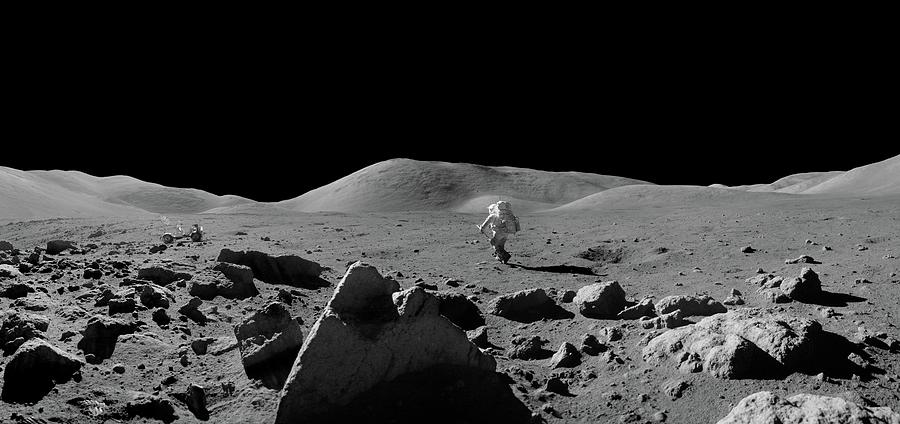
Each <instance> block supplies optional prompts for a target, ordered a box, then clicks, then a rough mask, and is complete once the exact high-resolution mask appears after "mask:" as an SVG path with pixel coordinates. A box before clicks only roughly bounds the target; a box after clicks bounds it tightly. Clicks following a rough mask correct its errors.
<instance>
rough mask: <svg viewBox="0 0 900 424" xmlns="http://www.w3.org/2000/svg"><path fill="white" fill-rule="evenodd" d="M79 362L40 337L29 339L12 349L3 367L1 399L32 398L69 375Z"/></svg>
mask: <svg viewBox="0 0 900 424" xmlns="http://www.w3.org/2000/svg"><path fill="white" fill-rule="evenodd" d="M82 365H83V363H82V362H81V361H80V360H78V358H76V357H74V356H72V355H70V354H68V353H66V352H64V351H62V350H60V349H59V348H57V347H56V346H53V345H51V344H50V343H47V342H46V341H45V340H42V339H32V340H29V341H27V342H25V344H23V345H22V346H20V347H19V349H18V350H17V351H16V353H15V354H14V355H13V357H12V359H11V360H10V361H9V363H8V364H6V367H5V369H4V371H3V394H2V398H3V401H5V402H16V403H25V402H29V403H31V402H36V401H38V400H40V399H41V398H43V397H44V396H45V395H47V393H49V392H50V390H51V389H53V387H54V386H55V385H56V384H57V383H64V382H66V381H68V380H69V379H71V378H72V377H73V376H74V375H75V373H76V372H78V370H80V369H81V366H82Z"/></svg>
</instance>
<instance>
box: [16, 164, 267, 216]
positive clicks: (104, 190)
mask: <svg viewBox="0 0 900 424" xmlns="http://www.w3.org/2000/svg"><path fill="white" fill-rule="evenodd" d="M0 199H3V201H2V202H0V217H3V218H49V217H60V216H68V217H71V216H129V215H142V214H147V213H199V212H203V211H206V210H210V209H213V208H222V207H229V206H236V205H241V204H248V203H253V201H252V200H250V199H245V198H243V197H239V196H230V195H227V196H217V195H214V194H211V193H208V192H205V191H202V190H196V189H189V188H173V187H166V186H163V185H159V184H154V183H148V182H145V181H141V180H138V179H136V178H132V177H127V176H112V177H95V176H92V175H88V174H85V173H83V172H78V171H59V170H52V171H19V170H16V169H12V168H8V167H0Z"/></svg>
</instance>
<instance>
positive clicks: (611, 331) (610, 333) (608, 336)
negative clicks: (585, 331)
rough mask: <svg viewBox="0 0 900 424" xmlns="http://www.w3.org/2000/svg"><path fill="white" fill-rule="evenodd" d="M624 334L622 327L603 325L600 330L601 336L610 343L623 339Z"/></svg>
mask: <svg viewBox="0 0 900 424" xmlns="http://www.w3.org/2000/svg"><path fill="white" fill-rule="evenodd" d="M623 336H624V334H623V333H622V329H621V328H618V327H603V328H602V329H601V330H600V337H601V338H603V339H604V340H606V341H607V342H608V343H611V342H614V341H618V340H622V337H623Z"/></svg>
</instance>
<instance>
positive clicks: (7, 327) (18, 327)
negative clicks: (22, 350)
mask: <svg viewBox="0 0 900 424" xmlns="http://www.w3.org/2000/svg"><path fill="white" fill-rule="evenodd" d="M49 327H50V320H49V319H47V318H46V317H43V316H40V315H33V314H28V313H23V312H15V311H12V310H10V311H6V313H5V314H4V316H3V324H2V325H0V347H2V348H3V354H4V355H9V354H12V353H13V352H15V351H16V349H18V348H19V346H21V345H22V344H23V343H25V342H27V341H29V340H31V339H34V338H43V337H44V332H45V331H47V328H49Z"/></svg>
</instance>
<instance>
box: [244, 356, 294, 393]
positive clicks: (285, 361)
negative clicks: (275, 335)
mask: <svg viewBox="0 0 900 424" xmlns="http://www.w3.org/2000/svg"><path fill="white" fill-rule="evenodd" d="M299 351H300V348H299V347H298V348H297V349H296V350H290V351H287V352H282V353H281V354H279V355H276V356H274V357H272V358H270V359H268V360H266V361H265V362H264V363H261V364H258V365H256V366H252V367H249V368H245V369H244V371H245V372H246V373H247V377H248V378H250V379H253V380H259V382H260V383H261V384H262V385H263V386H265V387H266V388H268V389H272V390H281V389H282V388H284V383H285V382H286V381H287V378H288V375H289V374H290V373H291V368H293V367H294V360H295V359H297V353H298V352H299Z"/></svg>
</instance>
